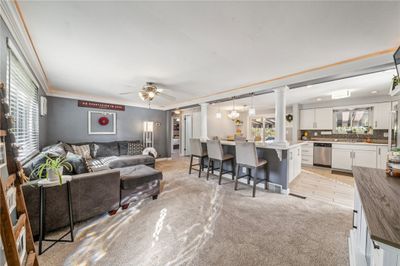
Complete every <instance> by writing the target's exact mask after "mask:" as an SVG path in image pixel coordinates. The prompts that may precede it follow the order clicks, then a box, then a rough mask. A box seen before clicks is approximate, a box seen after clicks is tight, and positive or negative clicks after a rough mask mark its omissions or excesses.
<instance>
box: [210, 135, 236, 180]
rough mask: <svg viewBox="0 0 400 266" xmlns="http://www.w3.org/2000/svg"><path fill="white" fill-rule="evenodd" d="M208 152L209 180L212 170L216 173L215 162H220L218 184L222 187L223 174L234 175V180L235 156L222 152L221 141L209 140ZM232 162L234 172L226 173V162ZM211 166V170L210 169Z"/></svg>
mask: <svg viewBox="0 0 400 266" xmlns="http://www.w3.org/2000/svg"><path fill="white" fill-rule="evenodd" d="M207 150H208V169H207V180H208V176H209V174H210V170H211V171H212V173H214V170H215V168H214V161H218V162H219V165H220V166H219V181H218V184H219V185H221V178H222V175H223V174H226V173H232V180H234V177H235V169H234V168H235V167H234V162H233V160H234V156H233V155H232V154H224V151H223V150H222V146H221V142H220V141H219V140H207ZM227 161H230V162H231V167H232V170H231V171H229V170H227V171H224V167H223V166H224V162H227ZM210 165H211V169H210Z"/></svg>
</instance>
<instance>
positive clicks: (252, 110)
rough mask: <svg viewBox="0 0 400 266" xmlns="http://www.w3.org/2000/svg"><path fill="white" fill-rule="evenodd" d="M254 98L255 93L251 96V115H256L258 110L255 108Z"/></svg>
mask: <svg viewBox="0 0 400 266" xmlns="http://www.w3.org/2000/svg"><path fill="white" fill-rule="evenodd" d="M253 97H254V93H252V94H251V106H250V108H249V115H255V114H256V108H254V104H253Z"/></svg>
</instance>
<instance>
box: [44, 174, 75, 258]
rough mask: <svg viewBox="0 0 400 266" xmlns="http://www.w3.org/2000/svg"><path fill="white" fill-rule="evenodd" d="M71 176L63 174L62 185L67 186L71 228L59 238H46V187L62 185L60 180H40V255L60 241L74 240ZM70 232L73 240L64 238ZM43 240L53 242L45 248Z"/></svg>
mask: <svg viewBox="0 0 400 266" xmlns="http://www.w3.org/2000/svg"><path fill="white" fill-rule="evenodd" d="M70 183H71V176H63V181H62V185H63V184H66V186H67V199H68V215H69V228H70V230H69V231H68V232H67V233H65V234H64V235H62V236H61V237H60V238H58V239H46V238H45V234H46V219H45V217H46V188H49V187H54V186H60V183H59V181H58V180H57V181H48V180H47V179H42V180H40V181H39V182H38V185H39V188H40V215H39V255H41V254H43V253H44V252H45V251H47V250H48V249H50V248H51V247H52V246H54V245H55V244H57V243H58V242H74V221H73V213H72V198H71V184H70ZM68 234H70V235H71V240H67V239H64V237H66V236H67V235H68ZM43 241H47V242H53V243H52V244H51V245H50V246H48V247H47V248H46V249H44V250H43V243H42V242H43Z"/></svg>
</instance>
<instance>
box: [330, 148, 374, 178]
mask: <svg viewBox="0 0 400 266" xmlns="http://www.w3.org/2000/svg"><path fill="white" fill-rule="evenodd" d="M379 147H380V146H375V145H370V144H365V145H362V144H357V145H351V144H350V145H348V144H332V168H333V169H339V170H348V171H351V169H352V168H353V166H363V167H371V168H376V167H377V148H379Z"/></svg>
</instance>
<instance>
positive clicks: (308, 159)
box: [301, 142, 314, 165]
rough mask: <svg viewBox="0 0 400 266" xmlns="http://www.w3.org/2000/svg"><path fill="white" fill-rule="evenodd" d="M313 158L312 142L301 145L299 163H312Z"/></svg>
mask: <svg viewBox="0 0 400 266" xmlns="http://www.w3.org/2000/svg"><path fill="white" fill-rule="evenodd" d="M313 159H314V143H312V142H309V143H306V144H304V145H301V164H305V165H312V164H313Z"/></svg>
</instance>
